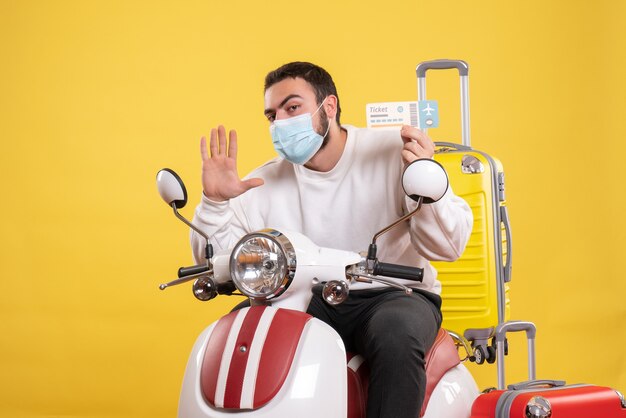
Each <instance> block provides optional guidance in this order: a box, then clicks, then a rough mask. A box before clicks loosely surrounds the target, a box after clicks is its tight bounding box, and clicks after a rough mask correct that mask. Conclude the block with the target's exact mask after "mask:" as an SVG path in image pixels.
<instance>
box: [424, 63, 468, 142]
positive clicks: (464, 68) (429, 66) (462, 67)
mask: <svg viewBox="0 0 626 418" xmlns="http://www.w3.org/2000/svg"><path fill="white" fill-rule="evenodd" d="M453 68H456V69H457V70H458V71H459V77H460V78H461V138H462V144H463V145H465V146H468V147H469V146H470V144H471V140H470V125H469V121H470V118H469V80H468V77H469V65H468V64H467V62H465V61H463V60H447V59H442V60H432V61H424V62H421V63H419V64H417V67H416V68H415V72H416V73H417V98H418V100H426V71H428V70H449V69H453ZM423 130H424V132H427V131H428V130H427V129H423Z"/></svg>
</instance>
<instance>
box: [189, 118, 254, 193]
mask: <svg viewBox="0 0 626 418" xmlns="http://www.w3.org/2000/svg"><path fill="white" fill-rule="evenodd" d="M209 150H210V155H209V153H208V152H207V144H206V138H205V137H202V138H201V139H200V155H201V157H202V188H203V191H204V195H205V196H206V197H208V198H209V199H210V200H213V201H215V202H223V201H225V200H228V199H232V198H233V197H237V196H239V195H240V194H242V193H244V192H246V191H248V190H250V189H252V188H253V187H258V186H261V185H263V180H262V179H260V178H253V179H248V180H244V181H242V180H241V179H240V177H239V174H238V173H237V132H235V131H234V130H231V131H230V132H229V133H228V145H227V141H226V129H224V127H223V126H222V125H220V126H218V128H217V129H211V139H210V142H209Z"/></svg>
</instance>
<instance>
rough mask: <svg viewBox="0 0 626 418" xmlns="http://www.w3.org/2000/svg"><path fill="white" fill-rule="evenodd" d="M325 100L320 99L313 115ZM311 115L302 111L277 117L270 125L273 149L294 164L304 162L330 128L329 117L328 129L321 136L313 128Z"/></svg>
mask: <svg viewBox="0 0 626 418" xmlns="http://www.w3.org/2000/svg"><path fill="white" fill-rule="evenodd" d="M325 101H326V99H324V101H322V104H320V105H319V107H318V108H317V110H316V111H315V112H314V113H313V115H315V114H316V113H317V112H318V111H319V110H320V109H321V108H322V105H323V104H324V102H325ZM313 115H312V114H311V113H303V114H302V115H298V116H294V117H291V118H289V119H277V120H275V121H274V123H273V124H272V125H270V134H271V135H272V142H273V143H274V149H276V152H277V153H278V154H279V155H280V156H281V157H283V158H284V159H285V160H287V161H290V162H292V163H294V164H299V165H302V164H305V163H306V162H307V161H309V160H310V159H311V158H312V157H313V156H314V155H315V153H316V152H317V151H318V150H319V149H320V148H321V147H322V144H323V143H324V138H325V137H326V135H328V131H329V130H330V119H329V121H328V129H326V133H325V134H324V136H322V135H320V134H318V133H317V132H315V129H313Z"/></svg>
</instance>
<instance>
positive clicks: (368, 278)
mask: <svg viewBox="0 0 626 418" xmlns="http://www.w3.org/2000/svg"><path fill="white" fill-rule="evenodd" d="M346 274H347V275H348V276H350V277H352V278H353V279H354V280H355V281H357V282H360V283H372V282H376V283H382V284H386V285H387V286H390V287H395V288H396V289H400V290H403V291H404V293H406V294H407V295H410V294H411V293H413V289H411V288H410V287H407V286H405V285H402V284H400V283H396V282H394V281H391V280H387V279H382V278H380V277H378V276H372V275H371V274H365V273H350V272H348V273H346Z"/></svg>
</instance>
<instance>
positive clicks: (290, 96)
mask: <svg viewBox="0 0 626 418" xmlns="http://www.w3.org/2000/svg"><path fill="white" fill-rule="evenodd" d="M294 97H297V98H299V99H302V96H300V95H299V94H290V95H289V96H287V97H285V98H284V99H283V101H282V102H280V104H279V105H278V107H283V105H284V104H285V103H287V102H288V101H289V100H291V99H293V98H294ZM271 113H274V110H272V109H265V112H263V114H264V115H266V116H267V115H269V114H271Z"/></svg>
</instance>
